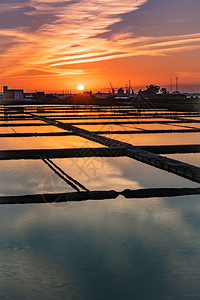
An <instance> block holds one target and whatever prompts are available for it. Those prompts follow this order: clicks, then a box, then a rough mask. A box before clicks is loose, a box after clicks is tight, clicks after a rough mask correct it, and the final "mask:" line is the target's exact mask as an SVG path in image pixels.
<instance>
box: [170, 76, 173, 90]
mask: <svg viewBox="0 0 200 300" xmlns="http://www.w3.org/2000/svg"><path fill="white" fill-rule="evenodd" d="M172 91H173V86H172V78H170V93H172Z"/></svg>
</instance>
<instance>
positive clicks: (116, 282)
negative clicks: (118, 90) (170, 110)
mask: <svg viewBox="0 0 200 300" xmlns="http://www.w3.org/2000/svg"><path fill="white" fill-rule="evenodd" d="M38 107H40V108H43V107H42V106H38ZM45 107H47V108H48V109H53V106H45ZM59 108H60V109H62V106H60V107H59ZM68 108H70V109H71V110H72V109H73V107H72V106H70V107H68ZM26 109H27V108H26ZM29 109H34V107H29V108H28V109H27V111H28V110H29ZM77 109H79V110H80V109H82V110H83V111H84V107H78V108H77ZM88 109H89V108H88ZM123 109H124V108H123ZM35 112H37V109H35ZM152 112H153V111H152ZM146 113H149V111H146ZM153 113H154V112H153ZM46 116H47V117H48V114H47V115H46ZM7 122H9V123H10V121H7ZM15 122H16V123H19V122H20V123H21V121H19V120H18V121H15ZM15 122H12V124H14V123H15ZM27 122H28V123H29V122H30V120H29V121H24V124H25V123H27ZM31 122H34V121H33V120H32V121H31ZM108 122H109V120H108ZM36 123H39V122H36ZM177 125H178V124H177ZM186 125H188V126H190V125H191V126H193V125H192V124H189V123H187V124H186ZM80 127H81V128H85V129H89V130H131V128H132V130H136V128H137V129H138V127H141V128H143V129H164V128H166V129H169V128H170V129H172V128H177V129H178V128H179V127H178V126H174V124H171V123H170V124H169V125H165V124H164V125H163V124H161V125H160V124H153V125H148V128H147V126H146V125H142V124H141V125H140V126H138V125H137V124H136V125H131V124H127V125H122V126H120V125H110V124H107V125H104V126H103V127H102V125H99V124H98V125H83V126H82V125H81V126H80ZM109 128H113V129H109ZM15 131H16V132H21V133H23V132H24V133H26V132H61V131H62V130H61V129H59V128H57V127H54V126H34V127H29V126H24V127H22V126H20V127H0V133H13V132H15ZM108 137H110V138H115V139H119V140H121V141H125V142H129V143H132V144H134V145H173V144H199V133H176V134H135V135H130V134H129V135H115V134H112V135H108ZM0 141H1V144H0V150H9V149H10V150H14V149H15V150H20V149H41V148H44V149H49V148H55V149H60V148H79V147H89V148H90V147H103V146H102V145H100V144H97V143H94V142H90V141H87V140H85V139H83V138H80V137H78V136H65V137H58V136H57V137H31V138H26V137H23V138H0ZM165 156H167V157H171V158H173V159H177V160H181V161H183V162H187V163H190V164H193V165H196V166H200V154H172V155H171V154H170V155H165ZM52 161H53V162H54V163H55V164H56V165H57V166H59V167H60V168H61V169H62V170H63V172H65V173H66V174H68V175H69V176H71V177H72V178H74V179H76V180H78V181H79V182H80V183H81V184H83V185H84V186H85V187H87V188H88V189H89V190H91V191H94V190H96V191H100V190H101V191H107V190H116V191H118V192H120V191H123V190H125V189H132V190H137V189H149V188H197V187H199V184H197V183H194V182H192V181H190V180H186V179H183V178H181V177H179V176H177V175H173V174H171V173H169V172H165V171H162V170H160V169H156V168H154V167H152V166H149V165H147V164H144V163H141V162H138V161H136V160H133V159H130V158H128V157H115V158H102V157H98V158H62V159H52ZM0 170H1V173H0V187H1V190H0V196H17V195H31V194H32V195H33V194H46V193H68V192H73V191H74V190H73V189H72V187H70V186H69V185H68V184H66V182H64V181H63V180H62V179H61V178H60V177H58V176H57V175H56V174H55V173H54V172H53V171H52V170H51V169H50V168H49V167H48V166H47V165H46V164H45V163H44V162H43V161H42V160H41V159H38V160H28V159H26V160H25V159H21V160H1V169H0ZM27 199H29V196H27ZM46 200H47V199H46V198H45V196H43V203H41V204H29V205H1V209H0V260H1V265H0V279H1V280H0V299H6V300H7V299H8V300H10V299H14V300H15V299H16V300H18V299H19V300H27V299H30V300H32V299H45V300H63V299H67V300H68V299H69V300H86V299H87V300H88V299H89V300H90V299H91V300H93V299H94V300H124V299H125V300H132V299H138V300H147V299H155V300H168V299H169V300H171V299H173V300H180V299H181V300H182V299H183V300H188V299H189V300H190V299H191V300H193V299H199V294H200V287H199V277H200V202H199V200H200V195H193V196H181V197H171V198H148V199H145V198H141V199H125V198H124V197H122V196H119V197H118V198H116V199H112V200H101V201H85V202H66V203H62V204H61V203H57V198H55V202H54V203H52V204H49V203H47V201H46Z"/></svg>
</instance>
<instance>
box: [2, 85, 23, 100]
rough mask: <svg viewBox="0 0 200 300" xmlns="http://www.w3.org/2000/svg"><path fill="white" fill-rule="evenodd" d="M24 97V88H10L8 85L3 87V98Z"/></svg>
mask: <svg viewBox="0 0 200 300" xmlns="http://www.w3.org/2000/svg"><path fill="white" fill-rule="evenodd" d="M23 99H24V91H23V90H16V89H12V90H8V87H7V86H4V87H3V100H7V101H8V100H11V101H12V100H23Z"/></svg>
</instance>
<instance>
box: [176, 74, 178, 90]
mask: <svg viewBox="0 0 200 300" xmlns="http://www.w3.org/2000/svg"><path fill="white" fill-rule="evenodd" d="M176 92H178V77H176Z"/></svg>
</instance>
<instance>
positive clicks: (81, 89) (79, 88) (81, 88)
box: [77, 84, 85, 91]
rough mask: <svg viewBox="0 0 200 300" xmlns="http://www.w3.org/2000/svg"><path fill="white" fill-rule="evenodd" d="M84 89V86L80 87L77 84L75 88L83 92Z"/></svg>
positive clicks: (80, 85)
mask: <svg viewBox="0 0 200 300" xmlns="http://www.w3.org/2000/svg"><path fill="white" fill-rule="evenodd" d="M84 89H85V87H84V85H82V84H79V85H78V86H77V90H78V91H83V90H84Z"/></svg>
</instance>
